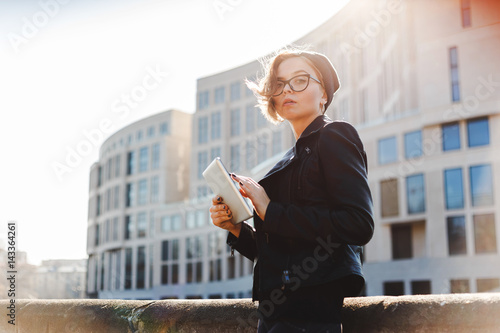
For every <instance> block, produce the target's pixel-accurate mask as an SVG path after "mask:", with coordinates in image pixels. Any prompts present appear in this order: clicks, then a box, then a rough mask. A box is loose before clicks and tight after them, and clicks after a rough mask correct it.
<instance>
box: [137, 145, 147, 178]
mask: <svg viewBox="0 0 500 333" xmlns="http://www.w3.org/2000/svg"><path fill="white" fill-rule="evenodd" d="M147 170H148V147H142V148H141V149H140V150H139V172H144V171H147Z"/></svg>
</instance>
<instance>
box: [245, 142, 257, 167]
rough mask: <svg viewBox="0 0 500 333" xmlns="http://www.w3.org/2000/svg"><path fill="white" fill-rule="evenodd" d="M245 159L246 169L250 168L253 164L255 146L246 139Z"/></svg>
mask: <svg viewBox="0 0 500 333" xmlns="http://www.w3.org/2000/svg"><path fill="white" fill-rule="evenodd" d="M245 161H246V164H245V166H246V168H247V170H250V169H252V168H253V167H254V166H255V162H256V160H255V147H254V143H253V142H252V141H247V142H246V144H245Z"/></svg>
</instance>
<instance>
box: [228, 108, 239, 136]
mask: <svg viewBox="0 0 500 333" xmlns="http://www.w3.org/2000/svg"><path fill="white" fill-rule="evenodd" d="M230 118H231V131H230V133H231V136H238V135H240V133H241V131H240V123H241V121H240V109H232V110H231V115H230Z"/></svg>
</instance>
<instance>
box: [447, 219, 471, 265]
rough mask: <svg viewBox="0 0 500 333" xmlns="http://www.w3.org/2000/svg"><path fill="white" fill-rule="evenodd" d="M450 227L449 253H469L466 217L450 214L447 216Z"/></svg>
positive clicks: (448, 226) (451, 254)
mask: <svg viewBox="0 0 500 333" xmlns="http://www.w3.org/2000/svg"><path fill="white" fill-rule="evenodd" d="M446 225H447V229H448V253H449V255H450V256H453V255H461V254H467V241H466V237H465V217H464V216H449V217H447V218H446Z"/></svg>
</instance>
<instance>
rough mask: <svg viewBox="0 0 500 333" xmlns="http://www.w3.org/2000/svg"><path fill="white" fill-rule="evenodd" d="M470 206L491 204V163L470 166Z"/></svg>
mask: <svg viewBox="0 0 500 333" xmlns="http://www.w3.org/2000/svg"><path fill="white" fill-rule="evenodd" d="M469 172H470V187H471V197H472V206H488V205H493V175H492V171H491V165H489V164H486V165H476V166H471V167H470V170H469Z"/></svg>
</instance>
